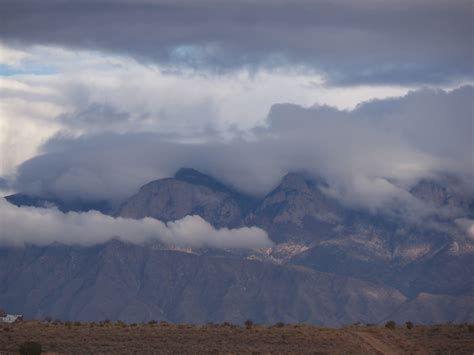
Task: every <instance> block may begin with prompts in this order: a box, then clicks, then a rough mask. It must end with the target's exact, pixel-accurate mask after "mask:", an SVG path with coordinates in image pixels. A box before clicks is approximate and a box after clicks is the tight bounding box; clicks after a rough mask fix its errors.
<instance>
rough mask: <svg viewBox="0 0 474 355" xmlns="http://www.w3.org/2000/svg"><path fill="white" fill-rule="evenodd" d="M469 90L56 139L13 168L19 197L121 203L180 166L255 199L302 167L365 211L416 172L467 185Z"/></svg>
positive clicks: (394, 196) (399, 193) (395, 195)
mask: <svg viewBox="0 0 474 355" xmlns="http://www.w3.org/2000/svg"><path fill="white" fill-rule="evenodd" d="M473 90H474V88H473V87H472V86H465V87H462V88H459V89H456V90H453V91H449V92H446V91H443V90H432V89H423V90H418V91H414V92H411V93H409V94H408V95H406V96H404V97H401V98H395V99H384V100H375V101H371V102H367V103H364V104H362V105H360V106H358V107H357V108H356V109H354V110H352V111H343V110H338V109H335V108H332V107H327V106H315V107H309V108H304V107H301V106H297V105H290V104H280V105H275V106H273V108H272V110H271V111H270V113H269V115H268V118H267V121H266V122H265V125H263V126H260V127H258V128H255V129H253V130H250V131H247V132H246V133H242V134H237V135H236V136H235V137H234V138H232V139H230V140H226V141H222V140H219V139H209V140H208V141H206V142H203V143H193V144H190V143H182V142H179V140H178V141H177V140H170V139H169V138H167V137H166V136H162V135H160V134H158V133H124V134H99V135H84V136H81V137H79V138H67V137H60V136H58V137H55V138H54V139H51V140H50V141H49V142H48V143H47V144H46V145H45V146H44V147H43V154H42V155H39V156H37V157H35V158H33V159H31V160H29V161H27V162H25V163H24V164H22V165H21V166H20V168H19V170H18V175H17V179H16V188H17V190H18V191H23V192H25V193H28V194H32V195H36V196H43V197H53V198H60V199H71V200H74V199H80V200H85V201H101V200H106V201H110V202H112V203H115V204H117V203H120V202H121V201H123V200H124V199H125V198H127V197H128V196H130V195H132V194H133V193H134V192H135V191H137V190H138V188H139V187H140V186H141V185H143V184H145V183H147V182H149V181H151V180H154V179H158V178H163V177H168V176H171V175H173V174H174V172H176V171H177V170H178V169H179V168H181V167H192V168H195V169H198V170H200V171H202V172H204V173H208V174H210V175H212V176H214V177H216V178H218V179H221V180H222V181H224V182H226V183H228V184H230V185H233V186H234V187H236V188H237V189H239V190H242V191H245V192H247V193H249V194H253V195H262V194H264V193H266V192H268V191H269V190H271V189H272V188H273V187H275V186H276V185H277V184H278V182H279V181H280V179H281V178H282V176H283V175H285V174H286V173H288V172H294V171H305V172H308V173H310V174H313V175H315V176H318V177H321V178H323V179H325V180H326V182H327V183H328V189H327V192H328V193H330V194H332V195H333V196H336V197H338V198H339V199H340V200H342V201H345V202H347V203H350V204H355V205H359V206H363V207H367V208H370V209H378V208H384V206H386V205H387V204H389V203H390V202H392V201H394V200H395V201H400V200H403V199H404V196H405V195H407V194H408V193H407V190H409V188H410V186H412V185H413V184H415V183H416V181H417V180H419V179H421V178H437V177H439V176H442V175H443V174H450V175H454V176H456V177H457V178H459V179H460V180H464V181H466V182H467V183H466V186H467V188H469V186H470V189H471V192H472V184H471V185H470V184H469V183H468V182H469V181H472V180H471V179H472V175H473V171H474V170H473V166H472V164H473V156H472V154H473V153H472V152H473V151H474V146H473V138H472V130H473V111H472V99H473V96H474V95H473Z"/></svg>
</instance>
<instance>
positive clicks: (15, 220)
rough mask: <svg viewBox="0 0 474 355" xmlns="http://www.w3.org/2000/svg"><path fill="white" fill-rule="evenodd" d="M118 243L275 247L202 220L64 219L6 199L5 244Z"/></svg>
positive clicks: (0, 208)
mask: <svg viewBox="0 0 474 355" xmlns="http://www.w3.org/2000/svg"><path fill="white" fill-rule="evenodd" d="M112 238H117V239H120V240H122V241H126V242H130V243H146V242H150V241H159V242H162V243H165V244H167V245H173V246H182V247H192V248H200V247H211V248H262V247H270V246H272V242H271V241H270V239H269V238H268V235H267V233H266V232H265V231H264V230H262V229H260V228H257V227H243V228H237V229H227V228H221V229H215V228H213V227H212V226H211V225H210V224H209V223H208V222H206V221H205V220H203V219H202V218H201V217H199V216H186V217H184V218H182V219H180V220H177V221H173V222H168V223H163V222H161V221H158V220H156V219H153V218H144V219H141V220H134V219H127V218H121V217H118V218H114V217H111V216H107V215H103V214H101V213H99V212H96V211H89V212H82V213H78V212H68V213H62V212H60V211H59V210H57V209H56V208H34V207H17V206H14V205H12V204H10V203H8V202H7V201H6V200H4V199H0V244H4V245H14V246H22V245H25V244H35V245H48V244H51V243H54V242H58V243H62V244H68V245H84V246H88V245H94V244H99V243H104V242H107V241H109V240H111V239H112Z"/></svg>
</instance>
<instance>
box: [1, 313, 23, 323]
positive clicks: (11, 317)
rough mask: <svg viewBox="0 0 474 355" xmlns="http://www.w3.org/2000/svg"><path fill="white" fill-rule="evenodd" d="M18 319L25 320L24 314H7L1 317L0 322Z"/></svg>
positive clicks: (13, 321)
mask: <svg viewBox="0 0 474 355" xmlns="http://www.w3.org/2000/svg"><path fill="white" fill-rule="evenodd" d="M17 320H23V316H22V315H21V314H7V315H6V316H4V317H0V323H15V322H16V321H17Z"/></svg>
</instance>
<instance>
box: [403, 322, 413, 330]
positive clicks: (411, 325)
mask: <svg viewBox="0 0 474 355" xmlns="http://www.w3.org/2000/svg"><path fill="white" fill-rule="evenodd" d="M405 326H406V327H407V329H412V328H413V323H412V322H410V321H408V322H406V323H405Z"/></svg>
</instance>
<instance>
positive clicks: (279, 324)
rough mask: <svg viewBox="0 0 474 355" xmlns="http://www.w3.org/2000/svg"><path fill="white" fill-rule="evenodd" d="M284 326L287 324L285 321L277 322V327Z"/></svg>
mask: <svg viewBox="0 0 474 355" xmlns="http://www.w3.org/2000/svg"><path fill="white" fill-rule="evenodd" d="M284 326H285V323H283V322H278V323H276V324H275V327H276V328H283V327H284Z"/></svg>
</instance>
